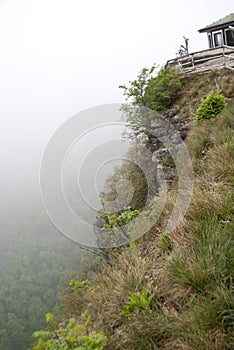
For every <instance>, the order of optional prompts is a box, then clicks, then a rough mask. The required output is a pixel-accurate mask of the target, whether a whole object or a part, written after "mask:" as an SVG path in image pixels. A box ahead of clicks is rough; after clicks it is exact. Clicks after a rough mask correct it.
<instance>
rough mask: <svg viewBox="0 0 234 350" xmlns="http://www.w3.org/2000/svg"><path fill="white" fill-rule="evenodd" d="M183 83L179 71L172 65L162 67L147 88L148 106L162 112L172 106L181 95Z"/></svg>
mask: <svg viewBox="0 0 234 350" xmlns="http://www.w3.org/2000/svg"><path fill="white" fill-rule="evenodd" d="M182 87H183V83H182V80H181V77H180V75H179V73H178V72H177V71H176V70H173V69H171V68H170V67H167V68H161V69H160V71H159V72H158V74H157V76H156V77H154V78H151V79H150V80H149V81H148V83H147V87H146V89H145V95H144V99H145V103H146V106H147V107H149V108H152V109H153V110H155V111H158V112H161V111H164V110H166V109H168V108H171V107H172V106H173V105H174V104H175V102H177V101H178V99H179V97H180V92H181V89H182Z"/></svg>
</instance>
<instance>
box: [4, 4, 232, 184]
mask: <svg viewBox="0 0 234 350" xmlns="http://www.w3.org/2000/svg"><path fill="white" fill-rule="evenodd" d="M233 5H234V3H233V0H223V1H220V0H219V1H218V0H206V1H204V0H196V1H188V0H187V1H184V0H176V1H169V0H154V1H153V0H144V1H138V0H125V1H123V0H118V1H113V0H109V1H108V0H99V1H95V0H86V1H84V0H83V1H81V0H66V1H65V0H0V50H1V54H0V117H1V129H0V157H1V158H0V159H1V164H2V169H4V171H3V172H2V184H3V185H4V184H5V183H6V182H7V181H8V180H7V178H8V177H9V176H10V175H9V174H10V173H11V174H12V176H10V179H11V181H13V182H14V181H16V180H17V179H18V177H20V176H22V175H19V174H21V173H20V172H19V167H20V166H21V167H22V168H24V170H25V171H24V179H25V181H27V175H26V174H27V173H28V174H30V169H32V171H33V172H35V174H36V173H37V172H38V168H39V162H40V157H41V154H42V151H43V149H44V148H45V146H46V144H47V141H48V139H49V137H50V136H51V135H52V133H53V131H55V129H56V128H57V127H58V126H59V125H60V124H61V123H62V122H64V121H65V120H66V119H68V118H69V117H71V116H72V115H74V114H76V113H77V112H79V111H81V110H83V109H85V108H88V107H92V106H95V105H98V104H104V103H112V102H121V101H122V100H123V99H122V92H121V90H120V89H118V85H120V84H126V83H127V82H128V81H129V80H133V79H135V77H136V76H137V74H138V72H139V71H140V70H141V69H142V68H143V67H149V66H151V65H152V64H153V63H154V62H156V63H157V64H163V63H165V62H166V61H167V59H170V58H173V57H174V56H175V52H176V51H177V50H178V49H179V46H180V44H182V43H183V39H182V36H183V35H186V36H188V37H189V38H190V41H189V48H190V51H197V50H200V49H204V48H206V47H207V38H206V35H205V34H199V33H198V32H197V30H198V29H200V28H201V27H204V26H205V25H207V24H210V23H211V22H213V21H215V20H218V19H219V18H221V17H224V16H226V15H228V14H229V13H231V12H234V8H233ZM33 158H34V163H33V162H32V159H33ZM35 174H34V175H35ZM28 176H31V175H28ZM12 179H13V180H12Z"/></svg>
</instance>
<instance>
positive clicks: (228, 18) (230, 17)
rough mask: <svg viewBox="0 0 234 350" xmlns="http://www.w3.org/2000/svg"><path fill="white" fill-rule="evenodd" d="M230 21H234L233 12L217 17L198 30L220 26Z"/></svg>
mask: <svg viewBox="0 0 234 350" xmlns="http://www.w3.org/2000/svg"><path fill="white" fill-rule="evenodd" d="M230 22H234V13H230V15H227V16H226V17H223V18H221V19H219V20H218V21H216V22H213V23H211V24H209V25H208V26H206V27H204V28H202V29H199V32H201V31H204V32H205V31H207V30H208V29H211V28H213V27H218V26H222V25H225V24H228V23H230Z"/></svg>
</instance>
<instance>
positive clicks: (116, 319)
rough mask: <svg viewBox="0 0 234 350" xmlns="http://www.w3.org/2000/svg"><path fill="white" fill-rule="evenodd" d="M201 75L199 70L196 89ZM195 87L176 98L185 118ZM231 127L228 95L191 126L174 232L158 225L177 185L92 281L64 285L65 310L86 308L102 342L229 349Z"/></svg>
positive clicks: (233, 214) (133, 349)
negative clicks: (186, 204)
mask: <svg viewBox="0 0 234 350" xmlns="http://www.w3.org/2000/svg"><path fill="white" fill-rule="evenodd" d="M216 78H217V79H218V76H217V77H216ZM206 79H208V77H207V76H204V77H200V80H201V81H200V84H201V87H200V90H201V88H202V87H203V88H204V86H205V85H206ZM209 79H210V77H209ZM227 79H231V77H229V76H228V77H227ZM193 82H194V81H190V82H187V84H188V85H189V84H191V85H192V84H193ZM222 82H223V80H222ZM216 83H217V84H221V80H220V81H219V83H218V82H217V81H216ZM188 85H187V88H188ZM198 86H199V81H198V80H197V81H196V88H194V87H193V89H192V91H190V92H189V91H188V95H187V96H186V90H185V91H184V94H185V95H184V97H182V99H181V102H180V108H182V104H181V103H182V101H183V98H184V101H185V100H186V99H187V104H186V105H185V106H184V108H185V109H184V113H185V111H187V112H188V111H189V110H190V111H191V113H190V114H189V118H190V119H191V118H192V117H193V110H194V109H195V105H196V103H195V105H194V103H193V100H192V98H191V96H192V94H196V93H197V94H199V93H200V92H199V90H198ZM188 97H190V101H188ZM189 105H190V107H189ZM233 130H234V102H231V101H230V102H229V105H228V106H227V107H226V109H225V110H224V111H223V113H222V115H220V116H218V117H217V118H215V119H212V120H208V121H205V122H199V123H197V124H195V125H194V127H193V128H192V129H191V130H190V133H189V135H188V138H187V140H186V143H187V145H188V149H189V151H190V154H191V157H192V161H193V166H194V173H195V183H194V189H193V196H192V201H191V205H190V208H189V210H188V211H187V213H186V216H185V217H184V219H183V222H182V223H181V224H180V226H179V227H178V228H177V229H176V230H175V231H174V232H173V233H167V232H165V227H166V224H167V221H168V218H169V217H170V213H171V212H172V209H173V205H174V203H175V199H176V196H177V190H176V188H174V189H173V190H172V191H171V192H170V193H169V196H168V198H167V202H166V205H165V208H164V212H163V214H162V216H161V217H160V219H159V220H158V221H157V223H155V225H154V227H153V228H152V229H151V230H150V232H149V233H148V234H147V235H145V236H144V237H143V238H142V239H141V240H140V241H138V242H137V243H135V244H134V245H131V246H130V247H126V248H125V249H124V250H123V251H122V252H121V253H116V254H115V255H114V254H113V257H112V261H113V262H112V264H113V266H112V267H110V266H106V267H104V269H103V270H102V271H101V272H100V274H99V275H97V276H96V280H95V285H94V286H93V287H91V288H88V289H86V290H85V291H84V290H80V291H76V292H73V291H71V290H68V291H67V295H66V313H67V315H75V316H76V318H77V319H79V318H80V314H81V312H83V311H84V310H88V313H89V314H90V315H91V319H92V326H90V329H94V330H98V331H100V330H102V331H104V333H105V334H106V335H107V337H108V345H107V346H106V348H105V349H108V350H113V349H116V350H117V349H121V350H145V349H147V350H151V349H152V350H153V349H164V350H171V349H180V350H182V349H183V350H204V349H206V350H224V349H225V350H231V349H233V344H234V328H233V327H234V294H233V292H234V285H233V281H234V258H233V257H234V239H233V232H234V207H233V202H234V132H233ZM123 311H124V312H123Z"/></svg>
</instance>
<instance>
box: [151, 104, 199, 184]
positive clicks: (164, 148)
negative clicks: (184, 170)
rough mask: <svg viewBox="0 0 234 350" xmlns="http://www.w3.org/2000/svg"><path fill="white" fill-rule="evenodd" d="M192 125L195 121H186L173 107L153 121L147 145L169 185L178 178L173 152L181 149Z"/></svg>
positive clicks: (159, 171)
mask: <svg viewBox="0 0 234 350" xmlns="http://www.w3.org/2000/svg"><path fill="white" fill-rule="evenodd" d="M192 125H193V121H190V122H184V118H182V116H181V115H180V114H178V113H177V112H176V110H173V109H171V110H167V111H165V112H163V114H162V115H160V116H157V118H156V119H155V120H153V121H152V122H151V135H150V136H149V139H148V141H147V147H148V148H149V149H150V150H151V152H153V155H152V161H153V162H154V163H156V164H157V169H158V173H161V174H163V177H164V181H165V183H166V184H167V185H168V186H169V187H171V186H172V184H173V183H174V182H175V181H176V179H177V175H176V174H177V171H176V168H175V163H174V161H173V157H172V154H175V153H176V152H177V151H178V150H179V149H180V145H181V144H182V143H183V141H184V140H185V138H186V137H187V134H188V131H189V129H190V128H191V126H192Z"/></svg>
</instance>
